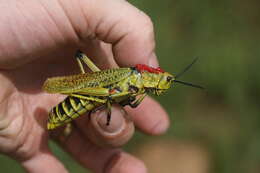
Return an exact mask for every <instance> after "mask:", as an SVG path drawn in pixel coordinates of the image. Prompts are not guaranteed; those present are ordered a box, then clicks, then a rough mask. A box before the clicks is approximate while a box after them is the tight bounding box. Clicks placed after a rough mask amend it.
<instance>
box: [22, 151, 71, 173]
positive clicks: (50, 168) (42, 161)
mask: <svg viewBox="0 0 260 173" xmlns="http://www.w3.org/2000/svg"><path fill="white" fill-rule="evenodd" d="M22 166H23V167H24V168H25V169H26V170H27V171H28V172H29V173H39V172H41V173H67V172H68V171H67V170H66V169H65V167H64V166H63V165H62V163H61V162H60V161H59V160H57V158H56V157H55V156H54V155H53V154H52V153H51V152H50V151H46V152H40V153H37V154H36V155H34V156H33V157H31V158H30V159H28V160H26V161H24V162H22Z"/></svg>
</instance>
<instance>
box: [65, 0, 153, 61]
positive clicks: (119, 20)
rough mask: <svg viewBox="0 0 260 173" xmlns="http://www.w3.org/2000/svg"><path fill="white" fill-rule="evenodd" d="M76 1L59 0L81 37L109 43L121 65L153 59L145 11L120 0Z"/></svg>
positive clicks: (151, 29)
mask: <svg viewBox="0 0 260 173" xmlns="http://www.w3.org/2000/svg"><path fill="white" fill-rule="evenodd" d="M77 2H79V4H78V5H76V4H75V3H73V4H72V2H71V1H62V6H63V8H64V9H65V11H66V14H67V15H68V16H69V18H70V19H71V20H70V21H71V23H72V26H73V27H74V29H75V31H76V33H77V35H78V37H79V38H80V39H81V40H86V39H88V38H98V39H100V40H103V41H104V42H107V43H111V44H112V45H113V53H114V57H115V59H116V61H117V63H118V64H119V65H121V66H132V65H135V64H137V63H145V64H147V63H149V61H151V62H153V63H156V60H155V59H156V56H155V53H154V48H155V41H154V31H153V24H152V22H151V20H150V18H149V17H148V16H147V15H146V14H144V13H143V12H142V11H140V10H139V9H137V8H135V7H134V6H132V5H131V4H129V3H128V2H127V1H122V0H121V1H118V0H117V1H107V0H98V1H86V0H81V1H77ZM151 65H154V66H157V64H151Z"/></svg>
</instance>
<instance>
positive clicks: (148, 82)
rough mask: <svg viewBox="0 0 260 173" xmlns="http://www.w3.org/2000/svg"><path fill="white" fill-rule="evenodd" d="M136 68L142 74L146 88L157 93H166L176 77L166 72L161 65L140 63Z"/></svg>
mask: <svg viewBox="0 0 260 173" xmlns="http://www.w3.org/2000/svg"><path fill="white" fill-rule="evenodd" d="M136 69H137V71H138V72H139V73H140V74H141V76H142V81H143V86H144V88H145V90H146V91H147V92H151V93H153V94H155V95H160V94H162V93H164V92H165V91H166V90H167V89H169V88H170V87H171V85H172V83H173V81H174V77H173V76H172V75H171V74H170V73H167V72H164V71H163V70H162V69H161V68H160V67H158V68H153V67H149V66H147V65H143V64H138V65H136Z"/></svg>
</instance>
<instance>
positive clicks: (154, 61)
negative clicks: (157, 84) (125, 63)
mask: <svg viewBox="0 0 260 173" xmlns="http://www.w3.org/2000/svg"><path fill="white" fill-rule="evenodd" d="M148 65H149V66H151V67H155V68H157V67H158V66H159V63H158V60H157V57H156V55H155V53H153V54H152V55H151V57H150V59H149V61H148Z"/></svg>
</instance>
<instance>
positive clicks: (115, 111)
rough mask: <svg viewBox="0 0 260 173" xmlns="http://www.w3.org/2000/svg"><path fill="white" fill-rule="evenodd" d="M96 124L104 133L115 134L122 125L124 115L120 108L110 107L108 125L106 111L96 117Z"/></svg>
mask: <svg viewBox="0 0 260 173" xmlns="http://www.w3.org/2000/svg"><path fill="white" fill-rule="evenodd" d="M97 123H98V125H99V126H100V128H101V129H102V130H104V131H106V132H109V133H111V132H112V133H113V132H116V131H118V130H119V129H121V128H122V126H123V125H124V113H123V112H122V111H121V110H120V108H115V107H112V110H111V119H110V122H109V125H107V111H106V110H102V111H100V112H99V113H98V115H97Z"/></svg>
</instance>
